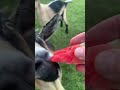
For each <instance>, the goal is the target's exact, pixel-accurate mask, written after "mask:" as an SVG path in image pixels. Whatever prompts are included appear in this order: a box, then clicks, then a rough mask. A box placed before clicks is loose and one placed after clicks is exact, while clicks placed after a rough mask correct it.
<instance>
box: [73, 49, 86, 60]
mask: <svg viewBox="0 0 120 90" xmlns="http://www.w3.org/2000/svg"><path fill="white" fill-rule="evenodd" d="M74 54H75V56H76V57H77V58H78V59H79V60H85V47H78V48H76V49H75V52H74Z"/></svg>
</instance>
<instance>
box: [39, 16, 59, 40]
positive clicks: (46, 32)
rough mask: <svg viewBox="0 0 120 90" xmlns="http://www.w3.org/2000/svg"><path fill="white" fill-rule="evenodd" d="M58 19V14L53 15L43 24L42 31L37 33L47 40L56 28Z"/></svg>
mask: <svg viewBox="0 0 120 90" xmlns="http://www.w3.org/2000/svg"><path fill="white" fill-rule="evenodd" d="M60 19H61V16H60V15H58V14H57V15H55V16H54V17H53V18H52V19H51V20H50V21H49V22H48V23H47V24H46V25H45V26H43V28H42V31H41V32H40V33H39V37H41V38H42V39H43V40H45V41H47V40H48V39H49V38H50V37H51V36H52V35H53V34H54V32H55V31H56V30H57V27H58V25H59V21H60Z"/></svg>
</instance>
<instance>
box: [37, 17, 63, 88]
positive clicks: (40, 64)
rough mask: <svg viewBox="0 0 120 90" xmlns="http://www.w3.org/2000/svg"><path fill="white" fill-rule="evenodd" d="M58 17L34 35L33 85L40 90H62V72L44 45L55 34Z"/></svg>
mask: <svg viewBox="0 0 120 90" xmlns="http://www.w3.org/2000/svg"><path fill="white" fill-rule="evenodd" d="M59 20H60V16H59V15H55V16H54V17H53V18H52V20H50V21H49V22H48V23H47V24H46V25H45V26H44V27H43V29H42V31H41V32H40V33H37V34H36V42H35V79H36V80H35V81H36V82H35V84H36V86H37V87H39V88H40V89H41V90H64V88H63V86H62V84H61V79H62V71H61V68H60V65H59V64H58V63H53V62H51V61H50V58H51V57H52V56H53V54H52V51H51V50H50V49H49V48H48V46H47V44H46V43H45V42H46V41H47V40H49V38H50V37H51V36H52V35H53V33H54V32H55V30H56V28H57V26H58V22H59Z"/></svg>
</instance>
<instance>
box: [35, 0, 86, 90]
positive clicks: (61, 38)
mask: <svg viewBox="0 0 120 90" xmlns="http://www.w3.org/2000/svg"><path fill="white" fill-rule="evenodd" d="M49 1H50V0H41V2H42V3H48V2H49ZM67 8H68V9H67V18H68V22H69V34H65V26H63V27H59V28H58V31H57V32H55V34H54V35H53V36H52V38H51V42H52V43H53V44H54V46H55V48H56V50H57V49H62V48H64V47H67V46H69V45H70V44H69V41H70V39H71V38H72V37H74V36H75V35H77V34H79V33H81V32H84V31H85V0H73V2H72V3H70V4H69V5H68V7H67ZM39 23H40V22H39V21H37V19H36V28H39V29H41V26H40V24H39ZM61 67H62V71H63V80H62V84H63V86H64V87H65V89H66V90H85V86H84V85H85V84H84V82H85V80H84V79H85V78H84V75H83V74H82V73H78V72H77V71H76V69H75V65H65V64H61Z"/></svg>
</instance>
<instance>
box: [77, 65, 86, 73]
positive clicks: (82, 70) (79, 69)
mask: <svg viewBox="0 0 120 90" xmlns="http://www.w3.org/2000/svg"><path fill="white" fill-rule="evenodd" d="M76 69H77V71H79V72H81V73H85V65H84V64H82V65H81V64H78V65H76Z"/></svg>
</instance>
